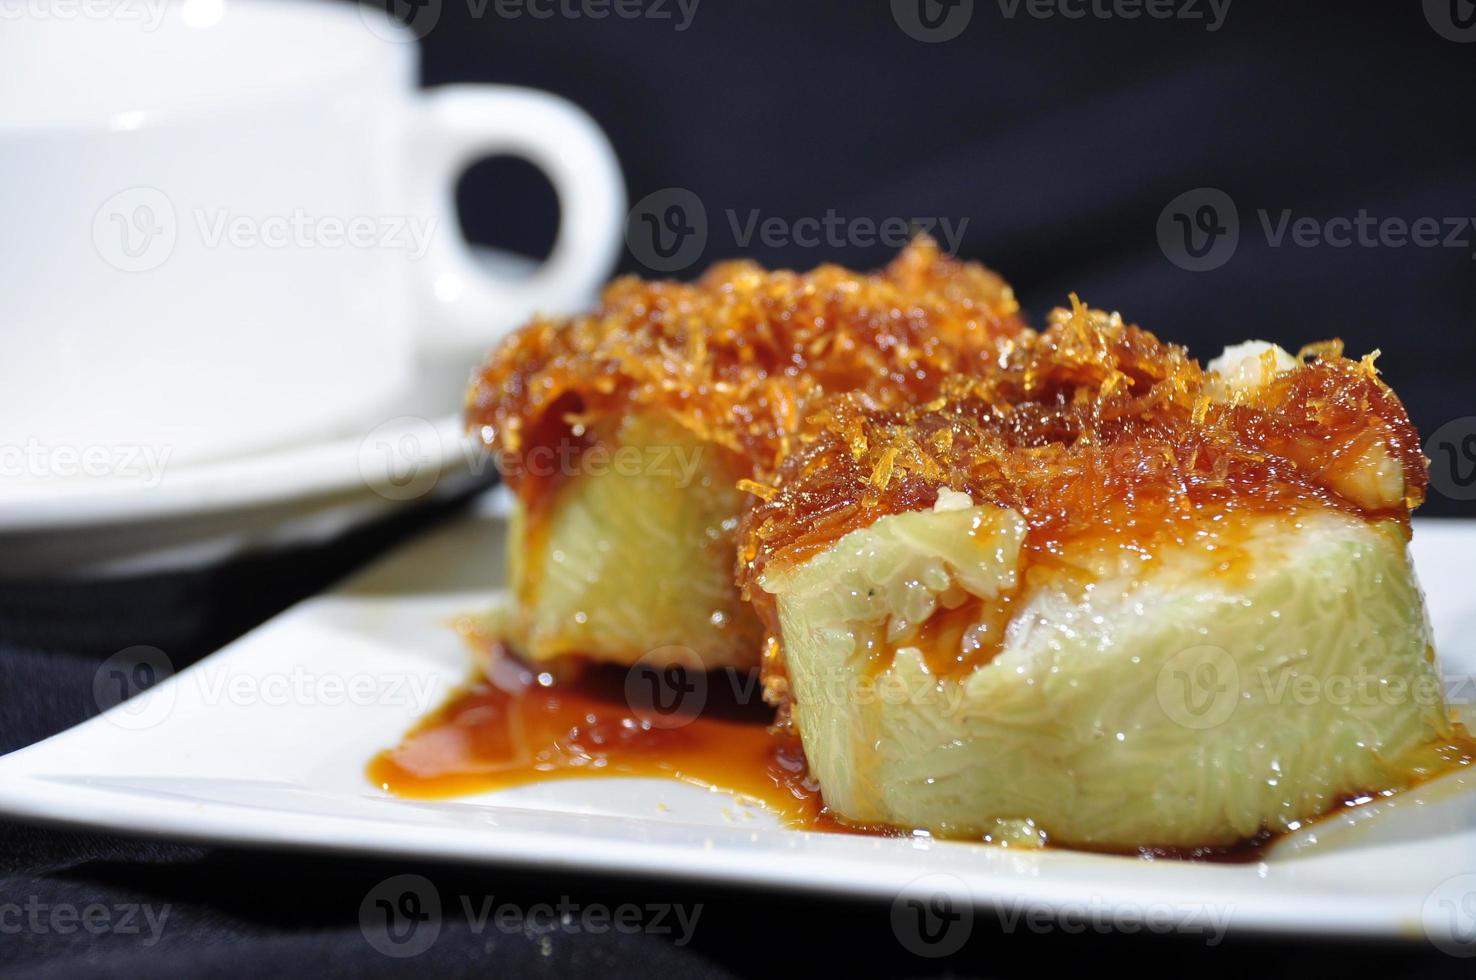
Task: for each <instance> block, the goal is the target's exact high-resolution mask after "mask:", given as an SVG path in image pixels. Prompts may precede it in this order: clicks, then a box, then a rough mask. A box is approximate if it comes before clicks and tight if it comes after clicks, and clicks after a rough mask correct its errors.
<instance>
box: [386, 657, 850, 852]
mask: <svg viewBox="0 0 1476 980" xmlns="http://www.w3.org/2000/svg"><path fill="white" fill-rule="evenodd" d="M504 666H511V667H512V668H513V669H510V670H502V671H493V673H501V674H503V675H504V676H501V677H498V679H497V680H496V681H493V680H491V679H488V678H487V677H479V678H477V679H475V680H473V681H471V682H470V683H469V684H467V685H466V686H465V687H464V688H463V689H462V690H460V691H459V692H457V693H456V694H455V695H454V696H453V697H452V698H451V700H450V701H449V702H447V703H446V704H445V705H443V706H442V707H441V708H440V709H439V710H437V711H436V712H434V713H433V714H431V715H430V716H429V717H428V718H426V719H425V720H424V721H422V722H421V723H420V724H419V725H417V726H416V727H415V729H414V730H413V731H411V732H410V733H409V734H408V735H407V736H406V737H405V739H404V740H403V741H402V742H401V743H400V745H399V746H397V747H396V748H393V749H389V750H387V751H385V752H381V753H380V754H379V755H378V756H376V757H375V758H374V760H373V761H372V762H371V763H370V765H369V778H370V779H371V780H373V781H374V783H375V784H377V785H378V786H380V787H381V788H383V789H385V790H386V791H388V792H390V793H393V794H395V795H396V796H403V797H409V798H412V799H443V798H447V797H454V796H464V795H468V794H472V793H483V792H489V791H492V790H499V789H508V788H511V787H514V786H525V785H528V784H530V783H538V782H544V781H548V780H554V779H571V778H588V777H609V776H645V777H656V778H667V779H677V780H680V781H682V782H685V783H690V784H693V785H696V786H703V787H707V788H711V789H717V790H722V791H724V792H728V793H731V794H733V795H734V796H735V797H738V798H739V799H741V800H746V801H751V802H754V803H757V804H760V805H762V806H763V807H764V808H765V809H767V810H770V811H772V812H774V813H776V814H778V815H779V816H780V817H781V818H782V819H784V820H785V821H786V822H787V823H790V824H792V825H795V826H809V827H813V828H815V829H821V828H822V827H826V826H828V825H829V823H831V822H832V821H831V820H830V818H828V816H827V815H826V814H825V812H824V806H823V805H822V803H821V800H820V794H819V791H818V789H817V788H816V786H815V784H814V782H813V780H811V779H810V776H809V772H808V770H807V769H806V767H805V759H804V752H803V751H802V750H801V748H800V745H799V739H798V737H797V736H795V735H793V734H784V733H777V732H772V731H771V730H770V723H771V722H772V720H773V709H771V708H768V707H766V706H765V705H764V704H763V703H762V700H761V699H760V697H759V696H758V684H757V682H756V680H754V679H753V678H752V677H751V676H744V675H740V674H737V673H734V672H723V671H720V672H717V673H714V674H712V675H709V676H708V678H707V680H706V683H705V685H704V687H705V692H704V696H703V698H702V709H701V711H700V712H696V713H694V714H693V715H692V716H690V717H681V716H677V717H675V718H673V717H663V716H661V715H660V714H659V712H657V711H656V710H654V709H653V708H651V707H649V706H644V705H643V704H642V703H641V700H640V698H639V697H636V698H631V697H628V695H627V689H626V685H627V682H628V679H629V677H630V676H631V675H630V673H629V672H628V671H627V670H626V668H624V667H621V666H617V665H613V664H602V665H589V666H587V667H585V668H584V669H583V670H582V671H581V672H580V673H579V674H578V676H577V677H574V678H569V679H565V680H562V681H558V682H554V681H552V679H551V678H549V677H548V676H547V675H537V674H534V673H533V672H532V671H531V670H530V669H528V668H525V667H523V666H522V665H521V664H519V663H518V662H517V661H513V660H511V659H507V660H505V661H504ZM632 701H635V704H634V705H633V704H632Z"/></svg>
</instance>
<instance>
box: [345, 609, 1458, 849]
mask: <svg viewBox="0 0 1476 980" xmlns="http://www.w3.org/2000/svg"><path fill="white" fill-rule="evenodd" d="M960 608H963V607H960ZM459 625H460V628H461V630H462V632H463V635H464V636H465V637H466V639H467V640H468V642H469V644H470V645H472V646H473V647H474V649H475V651H476V653H477V654H478V655H479V656H480V657H482V658H484V662H485V663H486V669H485V670H483V671H479V672H478V674H477V676H476V677H474V678H473V679H472V680H470V681H469V682H468V683H467V684H466V685H465V686H463V687H462V688H461V689H460V690H459V691H457V692H455V693H454V694H453V695H452V696H451V698H450V699H449V700H448V701H447V702H446V703H445V704H444V705H442V706H441V707H440V708H439V709H437V710H436V711H434V712H432V713H431V714H430V715H429V716H427V717H426V718H425V719H423V720H422V721H421V722H420V723H419V724H417V725H416V726H415V727H414V728H413V729H412V730H411V731H410V732H409V733H407V734H406V735H405V737H404V738H403V739H402V740H401V742H400V744H399V745H398V746H396V747H394V748H392V749H386V750H385V751H383V752H380V753H379V754H378V755H376V756H375V757H374V758H373V759H372V760H371V761H370V762H369V765H368V767H367V768H366V775H367V776H368V778H369V779H370V781H371V782H373V783H374V784H375V785H377V786H379V787H380V788H381V789H383V790H384V791H386V792H388V793H392V794H394V795H395V796H399V797H402V798H406V799H418V800H440V799H449V798H454V797H458V796H470V795H473V794H477V793H487V792H494V791H497V790H504V789H511V788H514V787H518V786H527V785H531V784H535V783H543V782H549V781H553V780H566V779H590V778H609V777H646V778H658V779H674V780H678V781H680V782H684V783H687V784H689V785H693V786H700V787H703V788H706V789H711V790H714V791H718V792H723V793H727V794H730V795H731V796H733V797H734V798H735V800H736V801H737V802H740V803H742V804H745V805H755V806H759V807H761V808H762V809H764V810H766V811H768V812H770V813H772V814H775V815H776V816H778V817H779V819H780V820H781V822H782V823H783V824H784V825H785V826H786V827H788V828H790V829H794V830H804V831H813V832H821V833H844V834H858V835H866V836H874V837H917V836H921V837H932V836H933V835H932V834H930V833H929V832H928V831H925V830H909V829H906V828H899V827H892V826H888V825H885V824H856V823H851V822H848V821H846V820H843V819H841V818H840V817H838V816H837V815H836V814H835V813H833V812H832V811H831V810H829V809H828V808H827V807H826V806H825V802H824V799H823V798H822V795H821V792H820V788H819V786H818V784H817V783H816V781H815V780H814V779H813V778H812V777H811V775H810V772H809V769H808V766H807V763H806V761H805V755H804V749H803V747H802V746H801V744H800V740H799V737H798V735H797V734H796V733H795V731H794V729H793V728H792V727H787V726H775V725H774V724H773V722H774V710H773V709H772V708H769V707H767V706H765V705H764V704H763V703H762V699H761V698H760V697H759V684H758V683H757V680H756V679H755V678H754V677H753V676H752V675H746V674H742V673H739V672H735V671H718V672H715V673H713V674H709V675H706V679H705V683H704V684H703V686H702V688H701V690H702V697H701V698H700V699H697V700H698V702H699V703H700V709H699V710H696V711H692V712H689V713H680V711H678V712H671V713H667V714H664V715H663V714H662V712H660V711H659V710H656V709H655V708H653V706H652V705H651V704H650V703H649V701H648V700H647V699H645V698H643V697H642V696H640V689H639V688H634V689H633V688H631V687H629V686H628V685H629V684H630V683H631V682H630V677H631V673H630V671H628V670H627V669H626V668H625V667H622V666H618V665H614V664H599V665H595V664H573V663H566V664H565V667H566V668H573V670H572V672H571V673H569V674H568V675H567V676H565V677H563V678H562V679H559V680H554V679H553V677H552V676H550V675H549V674H548V673H540V672H538V671H537V669H536V668H535V667H533V666H531V665H528V664H525V663H523V662H522V661H520V660H518V659H517V658H516V657H514V656H513V655H512V654H510V653H508V652H507V651H506V649H505V648H503V647H502V646H501V645H500V644H496V643H492V642H490V641H489V640H488V638H487V637H486V636H485V634H482V633H480V632H479V631H478V630H477V629H476V628H475V627H474V626H472V625H471V624H470V623H469V622H464V623H462V624H459ZM1473 761H1476V741H1473V740H1472V738H1471V737H1470V736H1469V735H1468V734H1467V733H1466V732H1465V730H1464V728H1461V727H1460V726H1457V732H1456V736H1455V737H1453V738H1452V739H1451V740H1450V741H1448V742H1446V743H1443V744H1437V745H1432V746H1430V747H1429V748H1428V750H1427V751H1425V752H1424V753H1423V756H1422V757H1421V758H1420V759H1419V760H1417V761H1416V762H1415V763H1414V764H1413V765H1412V766H1411V768H1410V770H1409V773H1408V777H1409V778H1408V780H1407V781H1406V785H1404V786H1402V787H1400V789H1399V790H1397V791H1403V790H1407V789H1409V788H1412V787H1414V786H1417V785H1420V784H1421V783H1424V782H1427V781H1429V780H1431V779H1433V778H1435V777H1437V776H1440V775H1443V774H1445V773H1447V772H1449V771H1451V770H1452V769H1455V768H1461V767H1465V766H1469V765H1471V764H1472V763H1473ZM1395 792H1396V790H1383V791H1380V792H1369V793H1350V794H1346V795H1345V796H1344V797H1343V798H1341V799H1340V800H1339V801H1338V802H1337V803H1336V804H1335V805H1334V806H1333V807H1331V808H1330V809H1329V811H1328V813H1327V814H1324V815H1323V818H1326V817H1328V816H1331V815H1333V814H1334V813H1336V812H1338V811H1340V810H1343V809H1346V808H1349V807H1355V806H1359V805H1362V804H1363V803H1366V802H1368V801H1369V800H1372V799H1376V798H1381V797H1387V796H1391V795H1393V794H1394V793H1395ZM1323 818H1318V819H1323ZM1315 822H1316V820H1309V821H1305V822H1304V823H1303V826H1308V825H1310V824H1313V823H1315ZM1281 836H1282V835H1280V834H1277V833H1273V832H1271V831H1269V830H1262V831H1261V832H1259V833H1257V834H1255V835H1252V836H1251V837H1248V838H1246V839H1244V840H1241V841H1237V842H1236V843H1234V844H1229V845H1207V846H1200V847H1163V846H1152V845H1149V846H1142V847H1134V848H1112V847H1101V846H1093V845H1074V844H1073V845H1069V846H1068V845H1062V844H1058V843H1054V842H1050V841H1045V842H1044V844H1043V846H1045V847H1048V848H1053V849H1069V850H1079V851H1088V852H1092V853H1098V854H1107V855H1115V856H1129V857H1137V858H1142V859H1145V860H1153V859H1168V860H1186V861H1206V862H1215V863H1231V864H1240V863H1255V862H1258V861H1261V860H1264V859H1265V857H1266V854H1267V852H1268V851H1269V850H1270V847H1271V845H1272V844H1274V843H1275V842H1276V841H1277V840H1279V839H1280V837H1281ZM967 839H970V840H973V838H967ZM977 841H978V842H979V843H991V841H990V840H989V839H988V838H978V839H977Z"/></svg>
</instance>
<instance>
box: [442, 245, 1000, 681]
mask: <svg viewBox="0 0 1476 980" xmlns="http://www.w3.org/2000/svg"><path fill="white" fill-rule="evenodd" d="M1016 310H1017V305H1016V303H1015V300H1014V296H1013V294H1012V293H1011V291H1010V289H1009V287H1008V286H1007V285H1005V283H1004V282H1003V281H1002V280H1001V279H1000V278H999V277H998V276H996V275H995V274H993V273H992V272H989V271H988V270H986V269H984V268H982V267H981V266H978V265H973V264H967V263H962V262H958V261H955V260H954V259H951V258H949V257H947V256H944V255H941V254H940V253H939V251H938V249H937V247H936V246H935V245H934V244H933V243H932V242H931V241H929V240H927V239H919V240H918V241H917V242H915V243H914V244H913V245H911V246H909V247H908V248H907V249H906V250H905V251H904V252H902V254H901V255H899V256H898V257H897V258H896V259H895V260H894V261H893V262H892V264H891V265H890V266H889V267H888V268H887V269H885V270H884V271H882V272H880V273H876V274H871V275H862V274H857V273H853V272H848V271H846V270H845V269H841V268H839V267H836V266H822V267H820V268H818V269H815V270H814V271H812V272H809V273H806V274H798V273H794V272H766V271H764V270H763V269H761V268H759V267H758V266H757V265H755V264H753V263H751V262H728V263H723V264H721V265H718V266H715V267H713V268H712V269H711V270H710V271H709V272H707V274H706V275H704V276H703V277H702V278H701V279H700V280H699V281H697V282H695V283H690V284H687V283H676V282H643V281H640V280H637V279H621V280H618V281H616V282H615V283H613V284H612V285H611V286H610V287H609V288H608V289H607V290H606V291H605V294H604V296H603V299H602V300H601V303H600V305H599V308H598V309H597V310H595V311H594V312H593V313H590V314H588V315H585V316H579V317H575V318H573V319H568V320H561V321H550V320H540V321H537V322H535V323H533V324H531V325H530V326H528V327H526V328H524V329H523V330H521V331H519V332H518V333H517V334H515V335H514V336H512V337H510V338H509V339H508V340H507V341H506V342H505V343H504V344H502V345H501V346H500V347H499V348H497V349H496V350H495V351H493V352H492V354H491V356H490V358H489V359H488V361H487V363H486V365H485V366H484V367H483V368H482V370H481V372H480V374H479V375H478V376H477V377H476V379H475V380H474V383H473V385H472V388H471V391H470V392H469V394H468V400H467V413H466V417H467V423H468V425H469V426H470V427H471V428H472V429H473V430H474V431H476V432H478V433H479V434H480V436H481V439H482V441H483V442H484V443H485V445H486V446H487V447H488V449H490V450H491V451H492V452H493V453H494V454H495V458H496V459H497V461H498V465H499V466H500V467H501V469H502V472H503V474H504V477H505V479H506V482H507V483H508V485H509V486H510V487H511V489H512V491H513V493H514V496H515V497H516V500H517V512H516V514H515V516H514V519H513V521H512V526H511V529H512V534H511V538H510V541H509V545H508V554H509V556H510V563H509V571H510V581H511V585H512V593H513V595H512V598H513V602H512V604H511V605H510V606H509V607H508V608H506V609H504V610H502V612H501V615H500V618H499V619H500V621H499V623H498V624H497V628H498V629H499V631H500V632H501V633H502V634H503V635H504V636H505V638H506V639H507V641H508V644H509V646H511V647H512V648H513V649H514V650H516V652H518V653H519V654H521V655H522V656H523V657H524V658H527V659H529V660H533V661H539V662H548V661H554V660H558V659H559V658H563V657H571V656H572V657H583V658H589V659H593V660H599V661H608V662H616V663H625V664H633V663H635V662H637V661H642V660H643V658H646V657H647V656H648V655H653V656H656V657H666V656H667V655H668V654H670V655H671V656H672V657H673V658H675V659H676V660H680V661H681V662H683V664H684V665H691V663H692V661H693V659H694V658H695V660H697V661H700V663H701V664H702V665H703V666H705V667H707V668H709V669H712V668H719V667H738V668H746V667H753V666H756V665H757V663H758V656H759V651H760V648H761V637H762V630H761V628H760V626H759V623H758V620H757V619H756V618H755V616H754V614H753V612H752V610H751V609H750V608H749V607H748V605H747V604H746V603H744V602H742V600H741V599H740V597H739V595H738V590H737V588H736V587H735V586H734V584H733V577H732V567H733V555H734V549H735V539H734V535H735V533H736V529H737V525H738V518H739V516H740V511H741V510H742V508H743V506H744V505H745V502H746V500H747V499H749V498H748V497H747V495H746V494H744V493H743V492H741V491H740V490H739V485H740V484H741V483H742V481H745V480H748V479H750V478H751V477H752V476H753V475H754V474H755V473H756V472H759V471H761V470H764V471H766V470H768V469H771V468H772V467H774V466H775V465H777V463H778V461H779V460H780V459H782V458H783V456H784V455H785V454H786V453H787V452H788V451H789V449H790V447H791V444H792V438H791V433H792V432H793V430H794V429H795V427H796V426H798V425H799V423H800V420H801V418H802V417H803V415H804V412H805V411H806V406H807V405H808V404H810V403H811V402H812V401H813V400H815V399H816V398H818V397H821V396H823V395H826V394H830V393H835V392H843V391H853V390H858V389H887V390H888V391H897V392H904V391H905V392H910V393H915V394H916V395H917V396H919V397H924V398H927V397H932V396H933V394H935V393H936V391H937V386H938V384H939V381H940V379H942V378H943V377H945V376H947V375H949V374H951V373H954V372H959V371H963V372H969V371H974V370H977V369H979V367H980V366H981V365H982V363H983V361H984V360H986V359H988V358H989V357H991V356H993V354H994V351H995V349H996V347H995V345H996V342H997V340H998V339H999V338H1000V337H1007V336H1012V335H1014V334H1015V333H1017V332H1018V331H1020V330H1021V329H1022V326H1021V323H1020V321H1019V318H1018V316H1017V314H1016ZM652 651H656V652H655V653H654V654H653V653H652ZM662 651H665V652H662ZM683 651H685V652H683ZM646 662H649V660H647V661H646Z"/></svg>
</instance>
